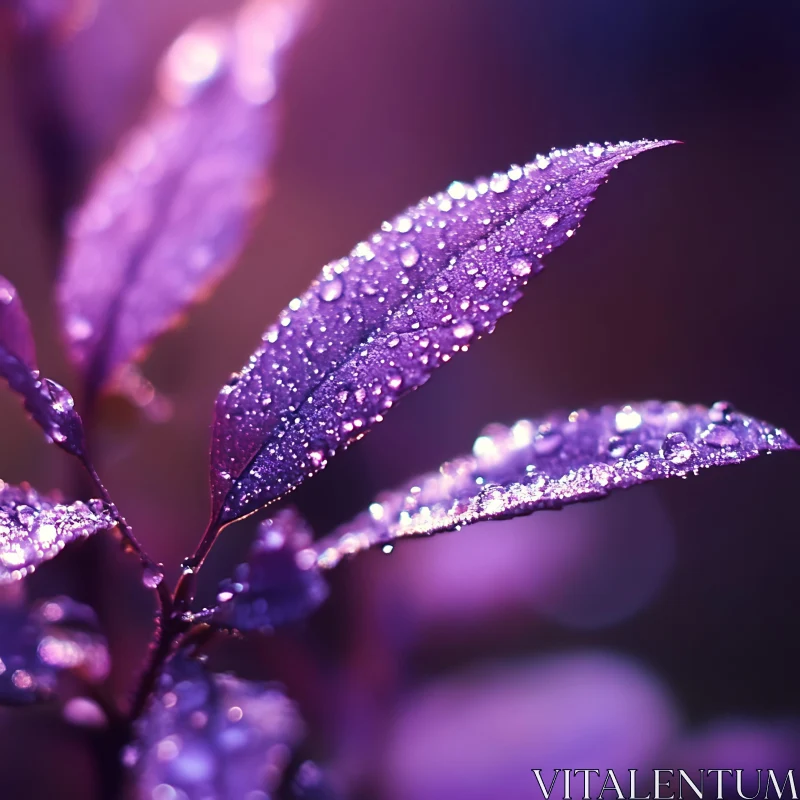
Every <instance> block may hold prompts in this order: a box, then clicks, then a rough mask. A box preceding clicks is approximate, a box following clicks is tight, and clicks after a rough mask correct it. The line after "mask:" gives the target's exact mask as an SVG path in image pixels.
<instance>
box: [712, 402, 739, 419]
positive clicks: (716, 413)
mask: <svg viewBox="0 0 800 800" xmlns="http://www.w3.org/2000/svg"><path fill="white" fill-rule="evenodd" d="M733 413H734V407H733V405H732V404H731V403H727V402H725V401H724V400H720V401H719V402H717V403H714V405H713V406H711V408H709V409H708V418H709V419H710V420H711V421H712V422H731V420H732V419H733Z"/></svg>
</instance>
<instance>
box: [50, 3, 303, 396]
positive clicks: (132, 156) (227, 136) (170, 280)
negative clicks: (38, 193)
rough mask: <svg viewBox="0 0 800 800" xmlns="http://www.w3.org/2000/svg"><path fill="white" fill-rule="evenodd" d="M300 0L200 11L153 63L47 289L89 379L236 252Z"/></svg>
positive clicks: (271, 141)
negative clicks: (147, 102)
mask: <svg viewBox="0 0 800 800" xmlns="http://www.w3.org/2000/svg"><path fill="white" fill-rule="evenodd" d="M302 7H303V4H302V3H301V2H297V0H280V1H279V2H272V3H269V2H259V1H258V0H256V2H251V3H249V4H248V5H246V6H245V7H244V8H243V9H242V11H241V12H240V13H239V14H238V15H237V16H236V17H235V18H234V20H232V21H231V20H224V21H222V20H211V19H208V20H201V21H199V22H197V23H195V24H194V25H192V26H191V27H190V28H188V29H187V30H186V31H185V32H184V33H183V34H182V35H181V36H180V37H179V38H178V39H177V40H176V41H175V43H174V44H173V45H172V47H171V48H170V50H169V51H168V53H167V55H166V56H165V59H164V61H163V63H162V68H161V73H160V80H159V93H158V100H157V103H156V105H155V107H154V108H153V109H152V110H151V112H150V113H149V115H148V116H147V117H146V118H145V120H144V121H143V122H142V123H141V124H140V125H139V127H138V128H136V129H135V130H134V131H132V132H131V133H130V135H129V136H128V137H127V138H126V139H125V141H124V142H123V143H122V144H121V145H120V146H119V148H118V150H117V152H116V153H115V155H114V156H113V157H112V159H111V161H110V162H109V163H108V164H107V165H106V166H105V168H104V169H103V170H102V172H101V173H100V174H99V175H98V177H97V179H96V180H95V182H94V184H93V185H92V187H91V188H90V190H89V195H88V199H87V200H86V202H85V204H84V206H83V208H82V209H81V210H80V211H79V212H78V214H77V216H76V218H75V219H74V222H73V224H72V226H71V230H70V234H69V246H68V252H67V256H66V260H65V263H64V267H63V273H62V278H61V283H60V286H59V290H58V299H59V303H60V308H61V314H62V317H63V323H64V329H65V331H66V336H67V340H68V344H69V351H70V355H71V357H72V359H73V360H74V361H75V363H76V364H77V365H78V366H79V368H80V369H81V370H82V372H83V373H84V375H85V378H86V381H87V386H88V388H89V390H90V391H92V392H93V391H96V390H97V389H99V388H101V387H102V386H103V385H104V384H105V383H106V382H107V381H108V379H109V378H111V377H112V375H113V374H114V373H115V371H116V370H117V369H118V368H119V367H121V366H122V365H124V364H127V363H129V362H130V361H131V360H133V359H135V358H138V357H140V356H141V355H142V354H143V351H144V350H146V349H147V347H148V346H149V345H150V344H151V342H152V340H153V339H154V338H155V337H157V336H158V335H159V334H161V333H162V332H163V331H164V330H165V329H167V328H168V327H170V325H172V324H173V323H174V322H175V321H176V320H177V319H178V318H179V316H180V315H181V313H182V312H184V311H185V310H186V308H187V307H188V306H189V305H190V304H191V303H193V302H195V301H197V300H199V299H201V297H202V296H205V295H207V294H208V293H209V292H210V290H211V287H212V286H213V285H214V284H215V283H216V282H217V281H219V280H220V279H221V278H222V277H223V275H224V274H225V272H226V271H227V269H228V268H229V267H230V266H231V263H232V262H233V260H234V259H235V258H236V256H237V255H238V254H239V251H240V250H241V248H242V246H243V244H244V241H245V238H246V235H247V232H248V230H249V227H250V224H251V222H252V219H253V217H254V215H255V212H256V211H257V209H258V208H259V207H260V205H261V203H262V201H263V200H264V198H265V193H266V187H265V171H266V167H267V165H268V163H269V161H270V159H271V157H272V153H273V150H274V145H275V132H274V129H275V124H276V109H275V102H274V95H275V81H276V72H277V70H278V66H279V60H280V57H281V56H282V54H283V50H284V49H285V48H286V46H287V45H288V44H289V43H290V42H291V40H292V38H293V36H294V34H295V32H296V29H297V28H298V26H299V22H300V17H301V11H302Z"/></svg>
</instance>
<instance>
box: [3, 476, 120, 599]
mask: <svg viewBox="0 0 800 800" xmlns="http://www.w3.org/2000/svg"><path fill="white" fill-rule="evenodd" d="M115 524H116V523H115V521H114V518H113V515H112V513H111V511H110V510H109V508H108V507H107V506H106V505H105V504H104V503H103V502H102V501H101V500H89V501H88V502H86V503H82V502H80V501H76V502H74V503H70V504H69V505H65V504H62V503H57V502H55V501H52V500H49V499H47V498H45V497H43V496H42V495H40V494H39V493H38V492H37V491H36V490H35V489H32V488H31V487H30V486H28V485H27V484H21V485H20V486H11V485H9V484H7V483H4V482H3V481H0V583H2V582H7V581H16V580H20V579H21V578H24V577H25V576H26V575H29V574H30V573H31V572H33V571H34V570H35V569H36V568H37V567H38V566H39V564H42V563H44V562H45V561H49V560H50V559H51V558H55V556H57V555H58V554H59V553H60V552H61V551H62V550H63V549H64V547H66V546H67V545H68V544H69V543H70V542H74V541H75V540H77V539H85V538H87V537H89V536H91V535H93V534H95V533H98V532H99V531H102V530H106V529H108V528H113V527H114V525H115Z"/></svg>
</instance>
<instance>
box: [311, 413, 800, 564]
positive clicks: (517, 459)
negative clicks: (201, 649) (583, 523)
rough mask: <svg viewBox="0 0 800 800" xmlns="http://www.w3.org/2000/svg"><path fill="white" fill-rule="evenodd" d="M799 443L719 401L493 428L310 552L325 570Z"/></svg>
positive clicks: (573, 415)
mask: <svg viewBox="0 0 800 800" xmlns="http://www.w3.org/2000/svg"><path fill="white" fill-rule="evenodd" d="M797 449H798V446H797V444H796V443H795V442H794V440H793V439H792V438H791V437H790V436H789V435H788V434H787V433H786V431H784V430H782V429H780V428H775V427H774V426H772V425H770V424H769V423H767V422H762V421H759V420H757V419H754V418H753V417H748V416H746V415H744V414H741V413H739V412H737V411H735V410H734V409H733V407H732V406H731V405H730V404H729V403H725V402H720V403H715V404H714V405H713V406H711V407H710V408H706V407H705V406H699V405H693V406H686V405H683V404H681V403H674V402H670V403H662V402H659V401H649V402H644V403H638V404H632V405H625V406H621V407H614V406H605V407H603V408H601V409H600V410H598V411H591V412H590V411H586V410H580V411H575V412H572V413H571V414H568V415H567V414H563V415H553V416H552V417H549V418H547V419H543V420H526V419H523V420H520V421H519V422H516V423H515V424H514V425H512V426H511V427H508V428H507V427H505V426H502V425H493V426H490V427H489V428H488V429H487V430H486V431H485V432H484V434H482V435H481V436H479V437H478V438H477V439H476V440H475V444H474V447H473V452H472V455H469V456H463V457H461V458H457V459H454V460H453V461H450V462H447V463H446V464H443V465H442V467H441V468H440V469H439V471H438V472H432V473H429V474H427V475H422V476H419V477H417V478H415V479H414V480H412V481H410V482H409V483H408V484H407V485H406V486H404V487H403V488H401V489H399V490H397V491H394V492H387V493H385V494H383V495H380V496H379V497H378V498H377V499H376V501H375V502H374V503H373V504H372V505H370V507H369V510H368V511H367V512H365V513H363V514H361V515H360V516H359V517H357V518H356V519H355V520H353V521H352V522H351V523H348V524H346V525H344V526H342V528H340V529H339V530H338V531H336V532H334V534H332V535H331V536H330V537H328V538H326V539H324V540H322V541H321V542H318V543H317V544H315V545H314V548H313V552H315V553H316V554H317V561H318V563H319V565H320V566H321V567H323V568H330V567H333V566H335V565H336V564H337V563H338V562H339V561H340V560H341V559H342V558H343V557H344V556H346V555H350V554H353V553H357V552H359V551H361V550H365V549H367V548H369V547H373V546H376V545H387V544H390V543H391V542H393V541H395V540H396V539H400V538H402V537H405V536H423V535H428V534H433V533H439V532H442V531H450V530H456V529H458V528H460V527H462V526H463V525H470V524H472V523H474V522H481V521H483V520H491V519H504V518H508V517H515V516H520V515H523V514H530V513H532V512H534V511H539V510H543V509H557V508H562V507H563V506H565V505H569V504H571V503H578V502H581V501H584V500H597V499H599V498H602V497H605V496H606V495H608V494H609V493H611V492H612V491H615V490H617V489H628V488H630V487H632V486H637V485H639V484H642V483H646V482H648V481H653V480H661V479H664V478H676V477H678V478H682V477H685V476H687V475H691V474H697V473H698V472H699V471H700V470H701V469H705V468H707V467H718V466H724V465H726V464H738V463H740V462H742V461H747V460H749V459H751V458H755V457H756V456H758V455H761V454H764V453H770V452H773V451H778V450H797ZM309 560H310V559H309Z"/></svg>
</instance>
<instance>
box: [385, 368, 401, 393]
mask: <svg viewBox="0 0 800 800" xmlns="http://www.w3.org/2000/svg"><path fill="white" fill-rule="evenodd" d="M386 384H387V386H388V387H389V388H390V389H394V390H397V389H399V388H400V387H401V386H402V385H403V376H402V375H401V374H400V373H399V372H398V371H397V370H395V369H392V370H389V371H388V372H387V373H386Z"/></svg>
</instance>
